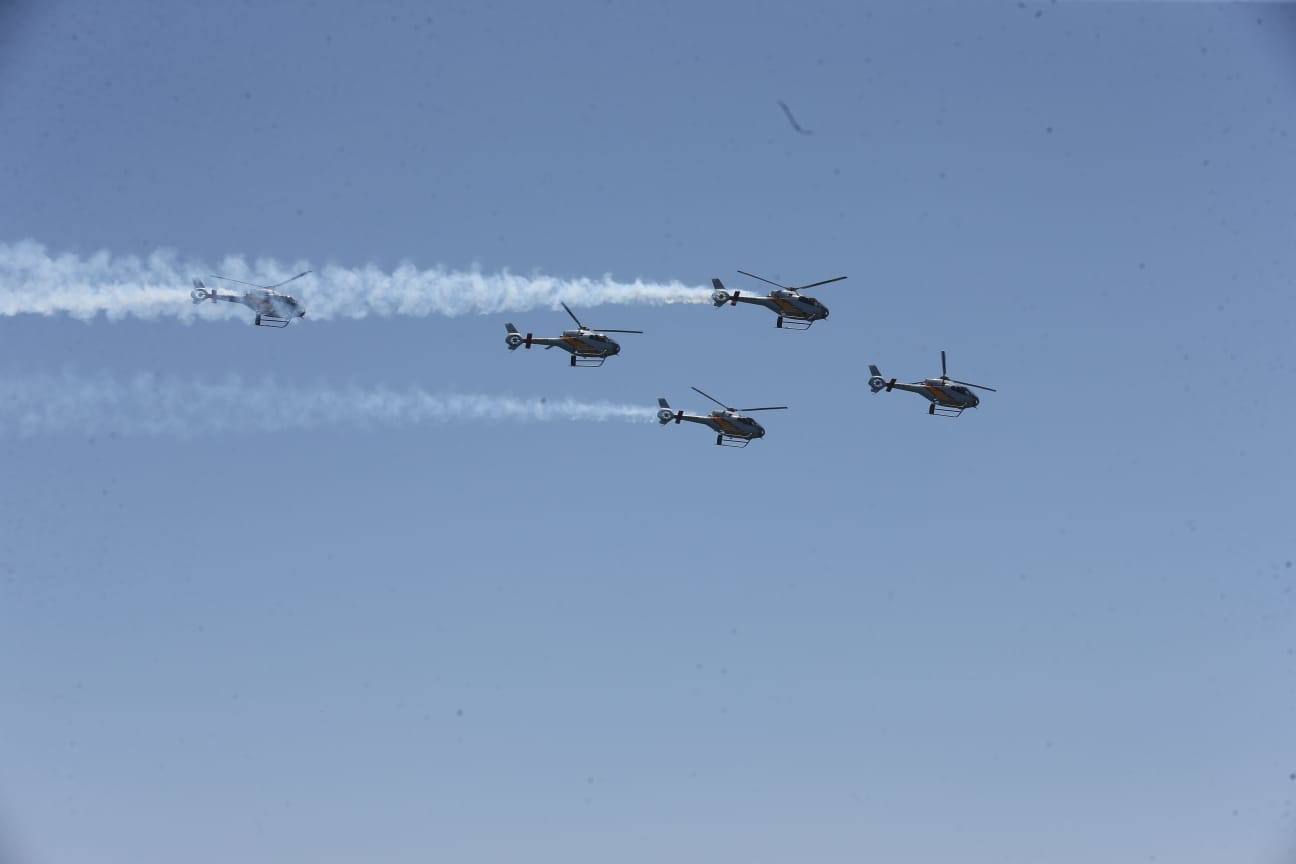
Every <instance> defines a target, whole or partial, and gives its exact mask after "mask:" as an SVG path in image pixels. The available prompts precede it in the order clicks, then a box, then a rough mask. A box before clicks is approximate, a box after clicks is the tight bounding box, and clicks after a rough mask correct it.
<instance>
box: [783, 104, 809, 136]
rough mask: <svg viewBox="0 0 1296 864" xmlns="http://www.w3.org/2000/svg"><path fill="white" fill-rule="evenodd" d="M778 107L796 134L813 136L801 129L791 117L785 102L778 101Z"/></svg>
mask: <svg viewBox="0 0 1296 864" xmlns="http://www.w3.org/2000/svg"><path fill="white" fill-rule="evenodd" d="M778 106H779V107H780V108H782V109H783V116H784V117H786V118H787V121H788V123H790V124H791V125H792V128H793V129H795V130H796V131H797V132H798V133H800V134H802V135H813V134H814V133H813V132H811V131H810V130H809V129H803V128H802V127H801V124H800V123H798V122H797V121H796V118H795V117H793V116H792V109H791V108H789V107H788V106H787V103H786V102H784V101H783V100H782V99H779V100H778Z"/></svg>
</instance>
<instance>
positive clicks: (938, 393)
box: [868, 351, 998, 417]
mask: <svg viewBox="0 0 1296 864" xmlns="http://www.w3.org/2000/svg"><path fill="white" fill-rule="evenodd" d="M869 374H870V375H871V376H872V377H871V378H869V382H868V383H869V389H870V390H872V391H873V392H874V393H879V392H881V391H883V390H885V391H887V392H888V393H890V392H891V391H892V390H908V391H909V392H910V393H917V394H918V395H919V396H922V397H924V398H926V399H927V400H929V401H930V402H931V404H930V405H928V406H927V413H928V414H931V415H939V416H941V417H957V416H959V415H960V414H962V413H963V412H964V411H965V410H966V409H968V408H975V407H977V406H978V405H980V404H981V398H980V397H979V396H977V395H976V394H975V393H973V392H972V391H971V390H970V389H969V388H972V387H975V388H976V389H977V390H989V391H990V392H991V393H997V392H998V391H997V390H995V388H993V387H984V386H982V385H980V384H969V383H968V382H967V381H957V380H955V379H953V378H951V377H949V374H948V372H947V371H946V369H945V352H944V351H941V375H940V377H939V378H925V379H923V380H922V381H915V382H914V383H912V384H897V383H896V379H894V378H892V379H891V380H890V381H888V380H886V379H885V378H883V377H882V372H881V370H879V369H878V367H876V366H874V365H872V364H869Z"/></svg>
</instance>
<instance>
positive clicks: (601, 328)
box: [593, 327, 644, 333]
mask: <svg viewBox="0 0 1296 864" xmlns="http://www.w3.org/2000/svg"><path fill="white" fill-rule="evenodd" d="M593 329H594V331H595V332H596V333H643V332H644V331H642V330H609V329H608V328H606V327H596V328H593Z"/></svg>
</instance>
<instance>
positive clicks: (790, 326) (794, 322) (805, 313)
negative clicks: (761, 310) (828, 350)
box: [711, 270, 846, 330]
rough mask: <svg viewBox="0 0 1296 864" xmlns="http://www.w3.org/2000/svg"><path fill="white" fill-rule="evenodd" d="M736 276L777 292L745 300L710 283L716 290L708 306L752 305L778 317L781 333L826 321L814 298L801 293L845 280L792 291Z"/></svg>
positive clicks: (721, 285) (718, 283)
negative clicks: (710, 304) (771, 287)
mask: <svg viewBox="0 0 1296 864" xmlns="http://www.w3.org/2000/svg"><path fill="white" fill-rule="evenodd" d="M738 272H739V273H741V274H742V275H744V276H750V277H751V278H753V279H759V280H760V281H762V282H765V283H768V284H770V285H773V286H774V287H775V288H777V289H778V290H776V291H771V292H769V293H768V294H763V295H762V294H752V295H749V296H744V295H743V293H742V292H741V291H733V292H730V291H728V290H727V289H726V288H725V286H724V283H723V282H721V281H720V280H719V279H712V280H711V285H712V287H714V288H715V291H713V292H711V302H712V303H713V304H715V307H716V308H717V309H719V308H720V307H721V306H723V305H725V304H726V303H728V304H729V305H730V306H737V305H738V304H739V303H753V304H755V305H757V306H764V307H765V308H766V309H769V310H770V311H772V312H773V313H774V314H775V315H777V316H778V320H777V321H775V322H774V326H775V327H778V328H780V329H783V330H809V329H810V325H811V324H814V322H816V321H823V320H824V319H825V318H827V317H828V307H827V306H825V305H824V304H822V303H820V302H819V301H818V300H816V299H815V298H813V297H806V296H805V295H804V294H802V293H800V292H802V291H804V290H806V289H807V288H817V287H819V286H820V285H827V284H829V283H831V282H840V281H842V280H843V279H845V278H846V277H845V276H837V277H835V278H832V279H825V280H823V281H822V282H811V283H810V284H809V285H800V286H798V287H796V288H793V287H792V286H790V285H780V284H779V283H777V282H774V281H771V280H769V279H766V278H765V277H764V276H757V275H756V274H755V273H748V272H747V271H746V270H739V271H738Z"/></svg>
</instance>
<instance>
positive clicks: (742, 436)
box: [657, 387, 787, 447]
mask: <svg viewBox="0 0 1296 864" xmlns="http://www.w3.org/2000/svg"><path fill="white" fill-rule="evenodd" d="M693 389H694V390H697V392H698V393H702V391H701V390H698V388H696V387H694V388H693ZM702 395H703V396H706V398H708V399H710V400H711V401H712V402H714V403H716V404H717V405H719V406H720V407H721V408H723V409H724V410H723V411H712V412H711V413H710V414H688V413H685V412H684V411H675V410H673V409H672V408H671V407H670V403H668V402H667V401H666V400H665V399H663V398H660V397H659V398H658V399H657V405H658V410H657V422H658V423H660V424H661V425H663V426H665V425H666V424H668V423H670V422H671V421H674V422H676V423H682V422H684V421H685V420H687V421H688V422H690V423H701V424H702V425H703V426H708V427H710V428H711V429H712V430H713V431H714V432H716V433H717V434H716V442H715V443H716V444H717V445H718V446H721V447H746V446H747V445H748V444H750V443H751V442H752V441H753V440H755V439H757V438H764V437H765V427H764V426H762V425H761V424H759V423H757V422H756V421H755V420H753V419H752V418H750V417H747V416H745V415H744V414H743V413H742V412H744V411H786V410H787V406H786V405H771V406H769V407H767V408H731V407H729V406H728V405H726V404H724V403H723V402H721V401H720V400H719V399H717V398H715V397H714V396H709V395H707V394H706V393H702Z"/></svg>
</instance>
